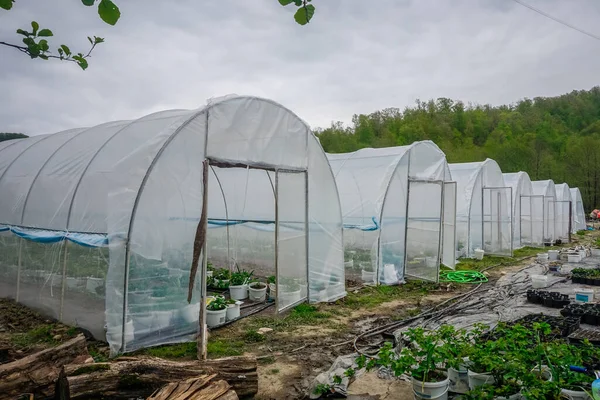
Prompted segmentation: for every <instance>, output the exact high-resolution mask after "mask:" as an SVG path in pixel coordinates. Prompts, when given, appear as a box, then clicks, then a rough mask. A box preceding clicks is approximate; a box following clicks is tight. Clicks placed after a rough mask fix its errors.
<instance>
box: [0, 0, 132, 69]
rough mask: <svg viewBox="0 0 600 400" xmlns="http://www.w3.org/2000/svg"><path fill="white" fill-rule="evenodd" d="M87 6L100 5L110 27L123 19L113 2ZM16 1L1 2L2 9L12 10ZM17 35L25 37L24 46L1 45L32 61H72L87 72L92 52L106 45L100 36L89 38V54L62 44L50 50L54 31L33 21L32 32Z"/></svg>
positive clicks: (90, 0) (88, 0)
mask: <svg viewBox="0 0 600 400" xmlns="http://www.w3.org/2000/svg"><path fill="white" fill-rule="evenodd" d="M82 3H83V4H84V5H85V6H88V7H91V6H93V5H94V4H98V8H97V10H98V15H99V16H100V19H102V21H104V22H105V23H107V24H109V25H115V24H116V23H117V21H118V20H119V18H120V17H121V11H120V10H119V7H117V6H116V4H115V3H113V2H112V1H111V0H82ZM14 4H15V0H0V8H1V9H4V10H6V11H9V10H12V8H13V5H14ZM17 34H18V35H21V36H23V38H22V42H23V45H17V44H12V43H7V42H2V41H0V45H4V46H7V47H11V48H13V49H16V50H18V51H20V52H22V53H24V54H26V55H28V56H29V57H31V58H32V59H34V58H39V59H41V60H49V59H57V60H61V61H71V62H74V63H76V64H77V65H79V67H81V69H83V70H85V69H87V67H88V65H89V64H88V59H89V57H90V56H91V54H92V51H93V50H94V49H95V48H96V46H97V45H99V44H100V43H104V38H101V37H98V36H88V41H89V42H90V46H91V47H90V49H89V50H88V52H87V53H83V52H79V53H75V52H72V51H71V49H70V48H69V46H67V45H65V44H61V45H60V46H57V47H56V50H55V51H53V50H51V48H50V43H49V41H48V40H49V39H48V38H51V37H53V36H54V33H53V32H52V30H50V29H48V28H41V27H40V24H39V23H38V22H36V21H31V30H29V28H27V29H17Z"/></svg>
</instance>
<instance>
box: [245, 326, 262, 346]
mask: <svg viewBox="0 0 600 400" xmlns="http://www.w3.org/2000/svg"><path fill="white" fill-rule="evenodd" d="M266 339H267V338H266V337H265V335H261V334H260V333H258V332H257V331H256V330H254V329H248V330H246V332H245V333H244V342H247V343H258V342H264V341H265V340H266Z"/></svg>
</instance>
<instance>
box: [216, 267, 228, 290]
mask: <svg viewBox="0 0 600 400" xmlns="http://www.w3.org/2000/svg"><path fill="white" fill-rule="evenodd" d="M212 278H213V287H214V288H215V289H227V288H228V287H229V280H230V278H231V272H230V271H229V270H228V269H226V268H219V269H218V270H215V271H214V273H213V276H212Z"/></svg>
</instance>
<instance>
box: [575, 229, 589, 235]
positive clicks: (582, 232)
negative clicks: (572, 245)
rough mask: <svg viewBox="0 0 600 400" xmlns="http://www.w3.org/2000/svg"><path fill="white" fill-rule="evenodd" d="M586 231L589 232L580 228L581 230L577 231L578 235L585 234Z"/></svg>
mask: <svg viewBox="0 0 600 400" xmlns="http://www.w3.org/2000/svg"><path fill="white" fill-rule="evenodd" d="M586 233H587V231H585V230H580V231H577V236H585V234H586Z"/></svg>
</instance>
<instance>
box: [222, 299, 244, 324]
mask: <svg viewBox="0 0 600 400" xmlns="http://www.w3.org/2000/svg"><path fill="white" fill-rule="evenodd" d="M241 304H242V302H241V301H236V302H235V304H227V310H226V311H227V312H226V315H225V316H226V318H227V321H231V320H232V319H236V318H239V317H240V305H241Z"/></svg>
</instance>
